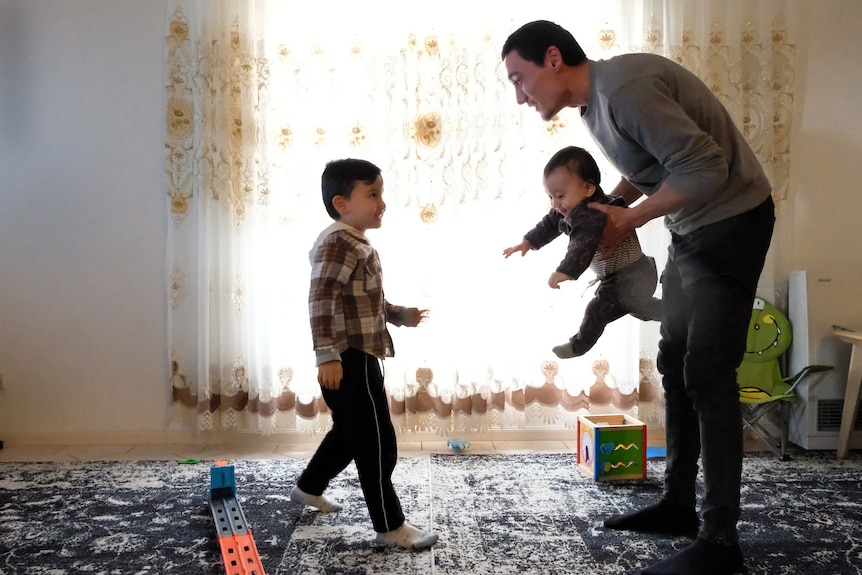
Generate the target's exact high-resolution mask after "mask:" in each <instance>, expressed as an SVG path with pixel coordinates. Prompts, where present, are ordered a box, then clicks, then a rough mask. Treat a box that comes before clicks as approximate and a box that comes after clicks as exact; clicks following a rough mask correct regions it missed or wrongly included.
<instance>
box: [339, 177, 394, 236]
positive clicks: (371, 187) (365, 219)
mask: <svg viewBox="0 0 862 575" xmlns="http://www.w3.org/2000/svg"><path fill="white" fill-rule="evenodd" d="M333 205H334V206H335V209H337V210H338V213H339V214H341V219H340V221H342V222H344V223H345V224H348V225H351V226H353V227H354V228H356V229H357V230H359V231H360V232H363V233H364V232H365V230H368V229H371V228H379V227H380V226H381V224H382V223H383V212H385V211H386V203H385V202H384V201H383V178H381V177H380V176H377V179H376V180H374V182H373V183H371V184H367V183H365V182H356V185H355V186H354V188H353V191H351V192H350V197H347V198H346V197H344V196H335V200H334V201H333Z"/></svg>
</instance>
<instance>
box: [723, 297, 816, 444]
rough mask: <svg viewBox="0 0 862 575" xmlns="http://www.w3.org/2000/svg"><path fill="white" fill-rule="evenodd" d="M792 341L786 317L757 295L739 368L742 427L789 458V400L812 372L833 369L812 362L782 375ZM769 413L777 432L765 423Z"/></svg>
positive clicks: (791, 333)
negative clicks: (781, 363)
mask: <svg viewBox="0 0 862 575" xmlns="http://www.w3.org/2000/svg"><path fill="white" fill-rule="evenodd" d="M792 341H793V330H792V329H791V327H790V321H789V320H788V319H787V317H785V315H784V314H783V313H781V312H780V311H778V309H777V308H776V307H775V306H774V305H772V304H771V303H769V302H768V301H766V300H764V299H763V298H755V299H754V306H753V307H752V311H751V323H750V324H749V325H748V337H747V339H746V342H745V356H744V357H743V358H742V363H741V364H740V365H739V367H738V368H737V370H736V376H737V379H736V380H737V383H738V384H739V400H740V402H742V420H743V428H745V429H751V430H752V431H754V432H755V433H756V434H757V435H758V436H759V437H760V439H762V440H763V441H764V443H765V444H766V445H767V446H768V447H769V449H771V450H772V451H774V452H775V454H776V455H778V456H779V457H780V458H781V459H782V460H786V459H787V452H786V449H787V425H788V422H789V419H790V403H791V402H792V401H793V400H794V399H795V398H796V388H797V386H798V385H799V384H800V382H802V381H803V380H804V379H805V378H806V377H807V376H808V375H810V374H812V373H817V372H821V371H827V370H830V369H832V366H827V365H809V366H807V367H804V368H802V370H800V371H799V373H797V374H796V375H793V376H791V377H783V376H782V375H781V367H780V365H779V361H778V360H779V358H780V357H781V355H782V354H784V352H785V351H787V349H788V348H789V347H790V343H791V342H792ZM770 413H774V414H775V425H776V426H777V427H778V432H779V433H778V435H777V436H776V435H775V433H774V432H773V431H771V430H770V429H769V428H768V427H767V426H766V425H765V423H766V421H765V420H764V417H765V416H766V415H767V414H770Z"/></svg>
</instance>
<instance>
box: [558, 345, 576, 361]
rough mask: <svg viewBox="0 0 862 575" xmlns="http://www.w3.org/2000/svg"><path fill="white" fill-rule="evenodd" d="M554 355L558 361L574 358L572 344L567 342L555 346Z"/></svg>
mask: <svg viewBox="0 0 862 575" xmlns="http://www.w3.org/2000/svg"><path fill="white" fill-rule="evenodd" d="M554 354H555V355H556V356H557V357H559V358H560V359H568V358H570V357H575V348H574V347H572V342H570V341H567V342H566V343H564V344H562V345H555V346H554Z"/></svg>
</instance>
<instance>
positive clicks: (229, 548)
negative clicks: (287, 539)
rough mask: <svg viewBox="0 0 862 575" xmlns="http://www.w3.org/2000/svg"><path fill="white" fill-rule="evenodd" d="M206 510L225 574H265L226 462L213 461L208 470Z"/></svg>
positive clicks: (233, 477) (231, 466) (231, 469)
mask: <svg viewBox="0 0 862 575" xmlns="http://www.w3.org/2000/svg"><path fill="white" fill-rule="evenodd" d="M210 510H211V511H212V516H213V523H214V525H215V528H216V532H217V533H218V540H219V547H221V556H222V560H223V561H224V567H225V572H226V573H227V575H266V574H265V573H264V571H263V566H261V564H260V556H259V555H258V553H257V546H256V545H255V544H254V537H253V536H252V534H251V529H249V527H248V522H246V520H245V514H244V513H243V511H242V507H241V506H240V504H239V501H238V500H237V498H236V479H235V475H234V468H233V465H228V464H227V462H226V461H217V462H216V463H215V464H213V466H212V467H211V468H210Z"/></svg>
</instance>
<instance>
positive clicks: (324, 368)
mask: <svg viewBox="0 0 862 575" xmlns="http://www.w3.org/2000/svg"><path fill="white" fill-rule="evenodd" d="M342 377H344V372H343V371H342V369H341V362H340V361H338V360H333V361H327V362H326V363H321V364H320V365H318V366H317V383H319V384H320V385H321V386H322V387H325V388H326V389H333V390H334V389H338V388H339V387H341V378H342Z"/></svg>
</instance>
